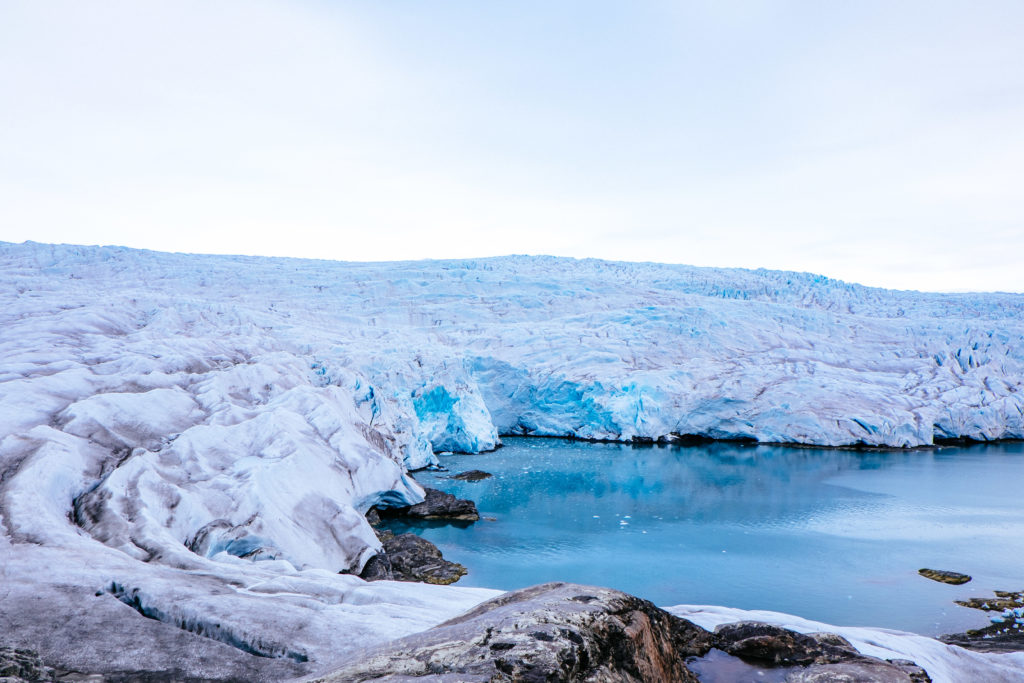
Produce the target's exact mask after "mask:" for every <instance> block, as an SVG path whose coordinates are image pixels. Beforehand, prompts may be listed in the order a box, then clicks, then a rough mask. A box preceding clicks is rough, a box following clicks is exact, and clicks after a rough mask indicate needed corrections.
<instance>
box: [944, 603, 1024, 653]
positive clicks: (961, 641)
mask: <svg viewBox="0 0 1024 683" xmlns="http://www.w3.org/2000/svg"><path fill="white" fill-rule="evenodd" d="M955 602H956V604H958V605H963V606H964V607H971V608H973V609H978V610H982V611H983V612H999V613H1000V614H999V616H998V617H996V618H998V619H1001V621H998V622H995V623H992V624H989V625H988V626H986V627H984V628H980V629H974V630H970V631H967V632H965V633H953V634H949V635H945V636H940V637H939V640H941V641H942V642H944V643H949V644H950V645H959V646H960V647H962V648H966V649H968V650H975V651H976V652H1020V651H1024V627H1022V626H1024V625H1022V624H1021V623H1020V622H1018V621H1017V619H1024V591H1018V592H1013V591H996V592H995V597H992V598H969V599H967V600H956V601H955ZM1007 610H1011V611H1007ZM1018 614H1020V615H1022V616H1018Z"/></svg>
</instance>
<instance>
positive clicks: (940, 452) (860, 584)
mask: <svg viewBox="0 0 1024 683" xmlns="http://www.w3.org/2000/svg"><path fill="white" fill-rule="evenodd" d="M504 443H505V447H504V448H501V449H499V450H497V451H495V452H493V453H487V454H483V455H449V456H441V462H442V464H443V465H444V466H445V467H447V468H448V469H449V472H418V473H416V474H415V477H416V478H417V480H418V481H420V482H421V483H422V484H424V485H426V486H431V487H434V488H439V489H442V490H444V491H448V492H450V493H454V494H455V495H457V496H458V497H460V498H470V499H472V500H474V501H476V503H477V506H478V508H479V509H480V513H481V515H482V516H485V517H493V518H494V520H495V521H485V520H481V521H479V522H477V523H475V524H471V525H468V526H463V527H459V526H452V525H447V524H426V525H409V524H407V523H401V522H398V523H392V524H391V525H390V526H391V528H393V529H394V530H395V531H398V532H412V533H417V534H420V535H422V536H423V537H424V538H427V539H429V540H430V541H432V542H433V543H435V544H436V545H437V546H438V547H439V548H440V549H441V550H442V552H443V553H444V555H445V557H446V558H447V559H450V560H454V561H456V562H460V563H462V564H464V565H465V566H466V567H467V568H468V569H469V574H468V575H467V576H465V577H464V578H463V579H462V580H461V581H460V582H459V584H458V585H462V586H488V587H492V588H501V589H514V588H520V587H523V586H528V585H532V584H535V583H541V582H545V581H573V582H578V583H589V584H597V585H603V586H610V587H613V588H618V589H620V590H624V591H627V592H630V593H633V594H636V595H639V596H641V597H643V598H646V599H648V600H651V601H653V602H654V603H655V604H658V605H661V606H668V605H676V604H681V603H687V604H715V605H726V606H731V607H741V608H745V609H768V610H775V611H780V612H788V613H791V614H796V615H800V616H802V617H807V618H810V619H817V620H821V621H825V622H828V623H832V624H837V625H863V626H880V627H888V628H896V629H904V630H909V631H915V632H918V633H923V634H929V635H937V634H941V633H950V632H957V631H963V630H965V629H967V628H976V627H979V626H982V625H984V624H986V623H987V620H986V618H985V615H984V614H983V613H981V612H979V611H976V610H970V609H967V608H963V607H959V606H957V605H955V604H953V600H954V599H956V598H964V597H970V596H984V595H988V594H989V593H990V592H991V591H992V590H1021V589H1022V588H1024V496H1022V491H1024V444H1022V443H997V444H987V445H972V446H966V447H943V448H937V449H932V450H913V451H885V452H882V451H877V452H872V451H867V452H865V451H848V450H827V449H805V448H786V447H778V446H760V445H753V444H751V445H748V444H737V443H710V444H707V445H698V446H631V445H624V444H605V443H585V442H573V441H565V440H559V439H536V438H505V439H504ZM470 469H480V470H485V471H487V472H491V473H492V474H493V475H494V476H493V477H492V478H490V479H485V480H482V481H477V482H463V481H457V480H453V479H451V478H450V476H451V475H453V474H456V473H458V472H461V471H465V470H470ZM921 567H930V568H934V569H947V570H952V571H957V572H962V573H966V574H970V575H972V576H973V577H974V580H973V581H971V582H970V583H968V584H965V585H963V586H950V585H946V584H941V583H936V582H934V581H930V580H928V579H925V578H923V577H921V576H918V574H917V570H918V569H919V568H921Z"/></svg>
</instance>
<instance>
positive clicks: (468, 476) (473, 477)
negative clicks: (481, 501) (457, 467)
mask: <svg viewBox="0 0 1024 683" xmlns="http://www.w3.org/2000/svg"><path fill="white" fill-rule="evenodd" d="M493 476H494V475H493V474H491V473H490V472H484V471H483V470H468V471H466V472H459V473H458V474H453V475H452V476H451V477H450V478H451V479H458V480H459V481H480V480H482V479H490V478H491V477H493Z"/></svg>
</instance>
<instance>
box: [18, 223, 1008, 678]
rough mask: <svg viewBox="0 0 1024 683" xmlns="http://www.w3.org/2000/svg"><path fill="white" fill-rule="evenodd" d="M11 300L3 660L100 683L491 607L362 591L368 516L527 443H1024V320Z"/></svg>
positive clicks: (81, 251) (670, 300)
mask: <svg viewBox="0 0 1024 683" xmlns="http://www.w3.org/2000/svg"><path fill="white" fill-rule="evenodd" d="M0 283H2V289H0V297H2V300H3V306H2V307H0V322H2V325H0V359H2V361H0V529H2V530H3V532H2V535H0V558H2V560H3V563H2V567H0V573H2V574H0V577H2V579H3V584H2V587H0V591H3V592H0V598H2V599H0V617H2V618H3V619H4V620H6V621H7V622H8V623H9V624H12V625H14V626H15V627H16V628H13V629H12V628H8V629H6V630H4V629H0V631H4V634H3V635H2V636H0V644H3V643H4V642H8V641H9V642H11V643H12V644H14V645H19V646H24V645H25V644H26V643H25V642H16V643H15V642H14V641H13V640H11V639H12V638H14V636H15V635H18V634H20V636H21V637H23V638H24V639H27V640H31V641H32V642H33V643H36V644H37V645H38V648H37V649H40V650H41V652H42V654H44V655H45V657H47V658H49V659H50V660H53V661H56V662H61V661H64V662H66V663H69V664H70V663H73V664H74V665H75V666H76V667H77V668H79V669H80V670H86V669H84V668H83V667H90V666H91V667H94V669H88V670H96V671H118V670H128V668H130V667H131V666H140V665H144V666H145V667H150V668H153V669H161V668H167V667H173V666H181V657H180V654H181V653H182V652H186V651H187V652H192V653H193V654H195V661H196V662H198V663H193V664H190V665H189V666H193V667H194V669H190V670H189V672H190V673H189V675H193V674H195V675H199V674H203V675H209V676H212V677H216V676H219V675H222V674H225V672H235V673H237V672H238V671H240V670H246V671H250V673H249V674H248V675H249V676H250V677H251V678H253V679H254V680H256V679H260V678H265V679H267V680H278V679H281V678H283V677H287V676H298V675H302V674H306V673H309V672H311V671H320V670H326V669H327V668H328V667H330V666H333V665H335V664H337V663H338V662H340V661H342V660H344V658H345V657H347V656H349V654H350V653H351V652H353V651H354V650H356V649H358V648H359V647H364V646H367V645H370V644H373V643H376V642H380V641H381V640H386V639H390V638H394V637H397V636H400V635H406V634H408V633H412V632H414V631H417V630H422V629H424V628H427V627H429V626H432V625H435V624H437V623H439V622H441V621H444V620H445V619H447V618H450V617H452V616H454V615H456V614H458V613H459V612H461V611H464V610H465V609H468V608H469V607H471V606H472V605H475V604H477V603H478V602H480V601H482V600H484V599H487V598H489V597H492V596H493V595H494V594H495V592H494V591H488V590H484V589H468V588H458V587H439V586H421V585H413V584H401V583H394V582H379V583H374V584H367V583H365V582H363V581H362V580H361V579H359V578H357V577H356V576H353V575H352V574H353V573H358V571H359V570H360V568H361V567H362V565H363V564H364V563H365V562H366V561H367V560H368V559H369V558H370V557H371V556H373V555H374V554H375V553H376V552H378V550H379V548H380V543H379V541H378V540H377V538H376V536H375V535H374V533H373V531H372V529H371V528H370V527H369V525H368V524H367V522H366V520H365V517H364V516H363V515H364V513H365V512H366V511H367V510H368V509H369V508H370V507H371V506H373V505H383V506H402V505H409V504H412V503H416V502H419V501H420V500H422V498H423V490H422V489H421V488H420V486H419V485H418V484H417V483H416V481H415V479H414V475H413V476H410V472H414V471H415V470H417V469H421V468H424V467H431V466H436V465H438V464H439V462H440V461H439V459H438V456H437V455H436V454H437V453H440V452H446V451H452V452H467V453H475V452H481V451H486V450H491V449H494V448H498V447H500V445H501V435H503V434H517V435H518V434H528V435H545V436H562V437H571V438H581V439H597V440H627V441H629V440H632V441H648V440H673V439H678V438H682V437H687V436H695V437H707V438H715V439H749V440H755V441H760V442H778V443H796V444H816V445H825V446H844V445H868V446H884V447H917V446H927V445H930V444H933V443H935V442H936V440H942V439H976V440H992V439H1005V438H1024V399H1022V393H1021V387H1022V381H1024V295H1019V294H926V293H918V292H901V291H890V290H883V289H876V288H869V287H863V286H859V285H854V284H848V283H843V282H839V281H835V280H831V279H828V278H824V277H821V276H816V275H811V274H806V273H790V272H778V271H767V270H753V271H752V270H739V269H715V268H696V267H687V266H672V265H660V264H652V263H614V262H606V261H597V260H575V259H567V258H556V257H530V256H510V257H500V258H487V259H473V260H453V261H413V262H395V263H345V262H331V261H315V260H298V259H279V258H260V257H242V256H203V255H186V254H165V253H157V252H148V251H140V250H132V249H127V248H121V247H83V246H70V245H47V244H35V243H25V244H9V243H0ZM339 572H341V573H339ZM44 606H45V609H44ZM133 610H134V612H138V613H141V614H143V615H145V616H148V617H150V618H149V619H132V618H129V616H130V615H131V614H132V611H133ZM167 624H170V625H171V626H173V628H168V627H167V626H166V625H167ZM338 633H345V634H346V635H345V637H344V638H343V639H341V642H339V638H338V636H337V634H338ZM132 638H139V639H142V641H144V642H154V643H161V645H160V647H162V648H163V650H161V651H160V652H156V650H157V649H159V648H154V647H147V648H144V651H143V650H140V648H139V647H135V649H132V648H126V647H125V642H126V641H130V640H131V639H132ZM147 638H148V639H150V640H149V641H146V639H147ZM78 639H81V640H82V642H84V643H87V644H88V647H84V646H83V648H80V651H76V652H68V649H67V643H69V642H75V641H76V640H78ZM944 647H945V646H944ZM86 650H87V651H88V652H86ZM176 653H177V654H176ZM253 653H255V654H258V655H260V656H261V659H265V660H267V661H266V662H262V661H261V662H260V663H259V666H257V665H255V664H253V663H252V662H251V661H250V659H251V655H252V654H253ZM988 657H995V656H994V655H992V656H988ZM971 661H972V662H975V664H976V662H985V661H988V660H987V659H986V656H983V655H977V656H976V657H975V659H972V660H971ZM993 661H994V660H993ZM1000 661H1004V660H1000ZM140 662H141V664H140ZM975 664H972V666H974V665H975ZM977 666H983V664H977ZM1000 666H1002V665H1000ZM119 667H120V668H119ZM239 667H241V668H239ZM245 667H249V669H246V668H245ZM936 680H940V679H938V678H937V679H936ZM993 680H995V679H993Z"/></svg>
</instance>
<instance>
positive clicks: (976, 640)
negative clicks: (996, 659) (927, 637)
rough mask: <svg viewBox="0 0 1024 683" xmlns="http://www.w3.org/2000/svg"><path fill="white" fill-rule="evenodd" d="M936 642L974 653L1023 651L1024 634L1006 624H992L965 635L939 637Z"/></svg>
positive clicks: (953, 634) (956, 634)
mask: <svg viewBox="0 0 1024 683" xmlns="http://www.w3.org/2000/svg"><path fill="white" fill-rule="evenodd" d="M938 640H941V641H942V642H943V643H946V644H948V645H956V646H958V647H962V648H964V649H965V650H974V651H975V652H995V653H1000V652H1021V651H1024V632H1022V631H1021V630H1020V629H1015V628H1013V627H1012V626H1008V625H1007V624H992V625H991V626H986V627H985V628H980V629H976V630H970V631H967V632H965V633H951V634H948V635H944V636H939V638H938Z"/></svg>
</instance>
